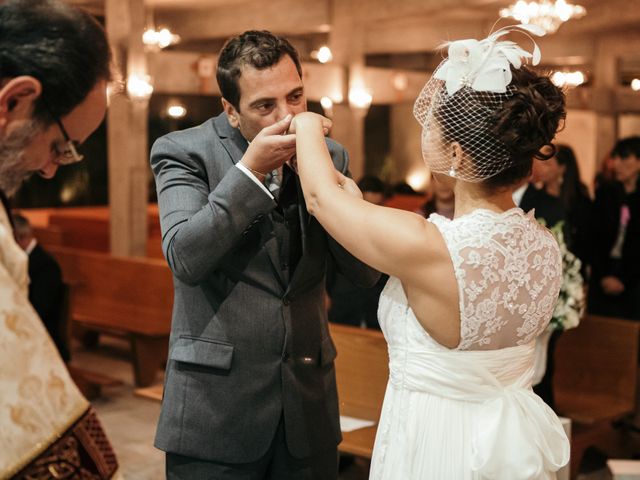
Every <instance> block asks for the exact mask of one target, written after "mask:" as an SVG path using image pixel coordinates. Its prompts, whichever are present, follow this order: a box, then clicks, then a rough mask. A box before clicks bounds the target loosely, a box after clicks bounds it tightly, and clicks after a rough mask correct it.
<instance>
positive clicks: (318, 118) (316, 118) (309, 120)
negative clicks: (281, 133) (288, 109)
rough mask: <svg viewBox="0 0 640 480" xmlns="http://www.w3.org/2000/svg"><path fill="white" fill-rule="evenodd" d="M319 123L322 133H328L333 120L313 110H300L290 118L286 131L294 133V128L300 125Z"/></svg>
mask: <svg viewBox="0 0 640 480" xmlns="http://www.w3.org/2000/svg"><path fill="white" fill-rule="evenodd" d="M302 124H304V125H309V126H314V125H318V124H319V125H320V126H322V133H324V135H328V134H329V132H331V127H332V126H333V122H332V121H331V120H329V119H328V118H327V117H323V116H322V115H318V114H317V113H313V112H302V113H299V114H297V115H296V116H295V117H293V120H291V124H290V125H289V132H288V133H296V130H297V129H299V128H300V125H302Z"/></svg>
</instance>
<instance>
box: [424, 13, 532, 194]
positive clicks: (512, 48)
mask: <svg viewBox="0 0 640 480" xmlns="http://www.w3.org/2000/svg"><path fill="white" fill-rule="evenodd" d="M512 32H521V33H523V34H525V35H526V36H527V37H529V39H531V41H532V42H533V50H532V52H531V53H530V52H528V51H526V50H524V49H523V48H521V47H520V46H519V45H518V44H516V43H515V42H512V41H507V40H501V38H502V37H504V36H505V35H507V34H509V33H512ZM530 34H532V35H537V36H541V35H543V34H544V30H543V29H542V28H541V27H538V26H535V25H524V24H523V25H513V26H508V27H504V28H501V29H499V30H497V31H496V32H494V33H492V34H491V35H489V36H488V37H487V38H485V39H483V40H474V39H466V40H457V41H453V42H448V43H446V44H444V45H443V47H444V46H447V47H448V58H446V59H445V60H443V62H442V63H441V64H440V65H439V66H438V68H437V69H436V70H435V72H434V73H433V75H432V77H431V79H430V80H429V81H428V82H427V84H426V85H425V87H424V88H423V90H422V92H421V93H420V96H419V97H418V99H417V100H416V103H415V105H414V115H415V117H416V119H417V120H418V122H420V124H421V125H422V126H423V138H422V152H423V157H424V159H425V162H426V163H427V165H428V166H429V168H430V169H431V170H432V171H434V172H436V173H446V174H449V175H451V174H452V173H453V176H456V177H458V178H461V179H463V180H466V181H472V182H477V181H482V180H484V179H486V178H489V177H491V176H493V175H496V174H497V173H499V172H500V171H502V170H504V169H506V168H508V167H509V166H511V164H512V163H509V152H508V151H507V150H506V147H505V146H504V145H502V144H501V142H500V141H499V140H498V139H497V138H495V137H494V136H493V135H492V134H491V132H490V127H491V116H492V114H493V113H494V112H496V111H497V110H498V109H499V108H500V107H501V106H502V105H503V104H504V102H505V101H506V100H508V99H509V98H510V97H511V96H512V95H513V94H514V93H515V89H514V87H512V86H510V84H511V81H512V72H511V69H512V68H514V69H519V68H521V67H522V65H523V63H524V62H525V61H527V60H530V61H531V63H532V64H533V65H537V64H539V63H540V57H541V55H540V49H539V48H538V45H537V44H536V42H535V41H534V40H533V38H532V37H531V35H530ZM470 127H471V128H470ZM457 131H459V132H460V134H461V137H460V136H458V135H454V136H455V137H456V138H448V137H451V135H450V134H449V135H448V132H457ZM453 140H455V141H457V142H458V143H459V144H460V145H461V147H462V149H463V151H464V152H465V153H466V154H468V155H471V156H472V157H473V159H474V162H467V163H474V164H475V165H474V166H473V168H471V166H467V168H466V169H465V170H464V171H455V169H454V170H452V169H451V158H448V157H449V156H450V149H448V148H446V147H447V145H448V143H450V142H451V141H453Z"/></svg>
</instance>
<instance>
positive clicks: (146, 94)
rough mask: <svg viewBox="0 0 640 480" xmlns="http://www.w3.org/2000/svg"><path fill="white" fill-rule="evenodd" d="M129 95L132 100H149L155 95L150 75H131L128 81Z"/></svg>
mask: <svg viewBox="0 0 640 480" xmlns="http://www.w3.org/2000/svg"><path fill="white" fill-rule="evenodd" d="M127 93H128V94H129V98H131V99H132V100H140V101H146V100H149V98H151V94H152V93H153V85H152V84H151V78H150V77H149V75H139V74H132V75H130V76H129V78H128V79H127Z"/></svg>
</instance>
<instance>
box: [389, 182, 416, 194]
mask: <svg viewBox="0 0 640 480" xmlns="http://www.w3.org/2000/svg"><path fill="white" fill-rule="evenodd" d="M393 193H394V194H396V195H421V194H420V193H418V192H416V191H415V190H414V189H413V187H412V186H411V185H409V184H408V183H407V182H398V183H396V184H395V185H394V186H393Z"/></svg>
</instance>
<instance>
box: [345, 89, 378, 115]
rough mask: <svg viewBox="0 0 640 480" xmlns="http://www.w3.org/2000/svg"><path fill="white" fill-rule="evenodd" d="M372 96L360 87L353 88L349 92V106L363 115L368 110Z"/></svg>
mask: <svg viewBox="0 0 640 480" xmlns="http://www.w3.org/2000/svg"><path fill="white" fill-rule="evenodd" d="M372 100H373V96H372V95H371V94H370V93H369V92H368V91H367V90H365V89H364V88H362V87H353V88H352V89H351V90H349V106H350V107H351V108H354V109H356V110H362V111H364V112H365V113H366V112H367V111H368V110H369V107H370V106H371V102H372Z"/></svg>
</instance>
